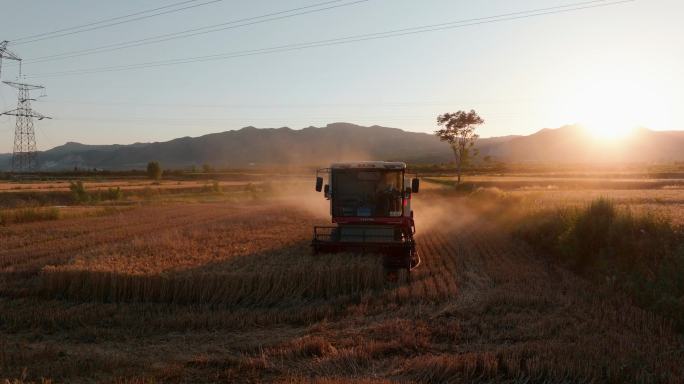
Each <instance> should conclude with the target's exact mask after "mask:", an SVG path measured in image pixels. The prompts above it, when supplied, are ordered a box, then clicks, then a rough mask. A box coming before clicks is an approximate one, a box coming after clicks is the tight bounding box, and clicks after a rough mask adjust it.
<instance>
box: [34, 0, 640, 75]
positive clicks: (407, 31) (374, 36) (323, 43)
mask: <svg viewBox="0 0 684 384" xmlns="http://www.w3.org/2000/svg"><path fill="white" fill-rule="evenodd" d="M635 1H637V0H619V1H607V0H597V1H589V2H581V3H573V4H567V5H562V6H557V7H551V8H539V9H533V10H528V11H521V12H515V13H511V14H506V15H497V16H489V17H482V18H478V19H468V20H459V21H452V22H446V23H439V24H432V25H425V26H419V27H411V28H404V29H398V30H392V31H386V32H376V33H368V34H361V35H354V36H347V37H341V38H335V39H327V40H319V41H313V42H305V43H296V44H287V45H281V46H275V47H270V48H261V49H254V50H244V51H235V52H228V53H222V54H214V55H206V56H195V57H187V58H180V59H172V60H162V61H152V62H145V63H139V64H130V65H122V66H110V67H99V68H86V69H80V70H71V71H62V72H52V73H43V74H36V75H33V76H29V77H31V78H36V77H62V76H73V75H88V74H97V73H106V72H119V71H127V70H135V69H147V68H156V67H164V66H171V65H179V64H189V63H196V62H205V61H215V60H227V59H232V58H238V57H245V56H255V55H263V54H270V53H281V52H289V51H296V50H303V49H309V48H317V47H327V46H334V45H341V44H350V43H356V42H361V41H368V40H379V39H387V38H392V37H401V36H408V35H414V34H420V33H427V32H435V31H442V30H448V29H455V28H463V27H468V26H474V25H482V24H490V23H497V22H503V21H511V20H519V19H527V18H532V17H537V16H545V15H552V14H559V13H566V12H574V11H579V10H585V9H592V8H599V7H607V6H613V5H619V4H625V3H631V2H635ZM597 3H598V4H597Z"/></svg>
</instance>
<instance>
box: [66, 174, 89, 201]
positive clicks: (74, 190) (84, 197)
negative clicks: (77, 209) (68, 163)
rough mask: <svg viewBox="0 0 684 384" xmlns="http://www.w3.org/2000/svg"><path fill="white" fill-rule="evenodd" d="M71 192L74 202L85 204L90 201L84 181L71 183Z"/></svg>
mask: <svg viewBox="0 0 684 384" xmlns="http://www.w3.org/2000/svg"><path fill="white" fill-rule="evenodd" d="M69 190H70V191H71V197H72V198H73V200H74V202H76V203H80V204H85V203H88V202H89V201H90V195H89V194H88V191H86V188H85V185H83V182H82V181H80V180H79V181H76V182H74V181H70V182H69Z"/></svg>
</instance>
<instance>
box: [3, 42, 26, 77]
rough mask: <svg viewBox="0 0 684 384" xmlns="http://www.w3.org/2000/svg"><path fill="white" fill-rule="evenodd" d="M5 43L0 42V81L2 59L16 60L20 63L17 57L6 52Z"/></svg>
mask: <svg viewBox="0 0 684 384" xmlns="http://www.w3.org/2000/svg"><path fill="white" fill-rule="evenodd" d="M7 43H9V41H7V40H5V41H3V42H0V79H1V78H2V59H9V60H16V61H18V62H19V63H21V59H20V58H19V56H17V55H16V54H15V53H13V52H12V51H9V50H7Z"/></svg>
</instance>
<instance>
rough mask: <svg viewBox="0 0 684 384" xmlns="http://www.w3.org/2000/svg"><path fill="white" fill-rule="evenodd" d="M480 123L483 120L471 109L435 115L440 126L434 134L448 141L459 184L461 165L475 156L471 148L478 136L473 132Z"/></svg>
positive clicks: (475, 152) (474, 151)
mask: <svg viewBox="0 0 684 384" xmlns="http://www.w3.org/2000/svg"><path fill="white" fill-rule="evenodd" d="M481 124H484V120H482V118H481V117H480V116H479V115H478V114H477V112H475V111H474V110H472V109H471V110H470V112H465V111H458V112H455V113H445V114H443V115H439V116H437V125H438V126H440V127H442V128H441V129H440V130H437V131H435V135H436V136H437V137H439V139H440V140H441V141H445V142H447V143H449V145H451V149H452V150H453V151H454V157H455V158H456V172H457V174H458V179H457V181H456V183H457V184H461V169H462V167H463V166H464V165H466V164H467V163H468V161H469V160H470V158H471V157H474V156H477V151H476V150H473V146H474V145H475V141H476V140H477V138H478V137H479V136H478V135H477V134H475V128H476V126H478V125H481Z"/></svg>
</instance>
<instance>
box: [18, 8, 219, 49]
mask: <svg viewBox="0 0 684 384" xmlns="http://www.w3.org/2000/svg"><path fill="white" fill-rule="evenodd" d="M197 1H200V0H188V1H182V2H180V3H175V4H171V5H167V6H165V7H159V8H155V9H151V10H147V11H141V12H137V13H133V14H130V15H126V16H119V17H115V18H112V19H107V20H103V21H98V22H94V23H89V24H84V25H81V26H77V27H70V28H63V29H60V30H57V31H52V32H45V33H41V34H38V35H33V36H27V37H24V38H19V39H14V40H12V44H13V45H21V44H29V43H35V42H36V41H43V40H48V39H55V38H58V37H63V36H70V35H75V34H77V33H83V32H89V31H94V30H96V29H102V28H107V27H113V26H115V25H121V24H125V23H130V22H133V21H139V20H144V19H149V18H151V17H155V16H161V15H166V14H169V13H174V12H179V11H184V10H187V9H192V8H197V7H202V6H204V5H208V4H214V3H218V2H221V1H223V0H209V1H205V2H203V3H199V4H193V5H188V6H185V7H181V8H176V9H169V10H166V11H162V12H157V13H153V14H151V15H144V16H139V17H134V18H132V19H128V20H121V21H115V22H110V21H113V20H120V19H126V18H128V17H131V16H136V15H141V14H145V13H149V12H154V11H158V10H161V9H165V8H170V7H174V6H178V5H182V4H187V3H195V2H197ZM100 24H101V25H100ZM74 29H76V30H74Z"/></svg>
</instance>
